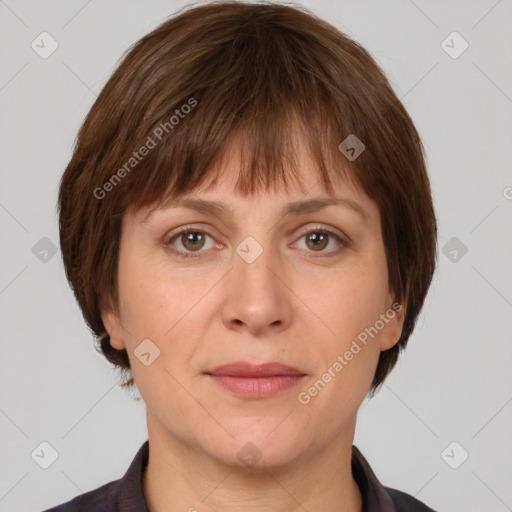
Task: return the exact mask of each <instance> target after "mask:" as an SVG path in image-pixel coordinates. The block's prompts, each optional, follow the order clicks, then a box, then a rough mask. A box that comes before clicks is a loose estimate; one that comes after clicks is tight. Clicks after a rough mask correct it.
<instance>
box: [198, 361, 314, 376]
mask: <svg viewBox="0 0 512 512" xmlns="http://www.w3.org/2000/svg"><path fill="white" fill-rule="evenodd" d="M205 373H207V374H209V375H215V376H220V375H222V376H229V377H247V378H249V377H277V376H302V375H305V373H304V372H301V371H300V370H298V369H297V368H294V367H293V366H288V365H286V364H282V363H278V362H275V361H273V362H269V363H262V364H252V363H248V362H245V361H235V362H232V363H228V364H223V365H222V366H217V367H216V368H214V369H213V370H208V371H207V372H205Z"/></svg>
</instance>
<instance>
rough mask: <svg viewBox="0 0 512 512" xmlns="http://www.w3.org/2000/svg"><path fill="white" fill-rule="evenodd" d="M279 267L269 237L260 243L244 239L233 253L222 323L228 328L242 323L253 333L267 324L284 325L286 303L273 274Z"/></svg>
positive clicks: (285, 320) (247, 238)
mask: <svg viewBox="0 0 512 512" xmlns="http://www.w3.org/2000/svg"><path fill="white" fill-rule="evenodd" d="M281 268H282V265H281V264H280V262H279V261H278V258H277V253H274V252H273V250H272V248H271V245H270V238H269V237H267V238H265V242H263V243H260V242H259V241H257V240H256V238H254V237H252V236H248V237H246V238H244V239H243V240H242V242H240V243H239V244H238V246H237V247H236V249H235V253H234V254H233V270H232V271H231V272H230V280H231V281H230V286H229V292H228V296H227V297H226V302H225V306H224V311H223V317H224V321H225V322H227V323H228V324H229V325H230V326H231V327H232V326H233V325H237V326H240V324H245V326H246V327H247V328H248V329H249V330H250V331H251V332H253V333H255V332H257V331H262V330H264V329H266V328H267V327H269V326H270V325H280V326H281V327H283V326H284V325H285V324H287V323H288V322H289V318H290V304H289V302H288V298H287V296H286V290H285V289H284V288H285V287H283V284H282V283H281V281H280V280H279V279H277V277H276V275H275V274H276V273H279V272H280V270H279V269H281Z"/></svg>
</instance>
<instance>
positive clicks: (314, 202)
mask: <svg viewBox="0 0 512 512" xmlns="http://www.w3.org/2000/svg"><path fill="white" fill-rule="evenodd" d="M332 205H335V206H344V207H345V208H348V209H350V210H352V211H354V212H356V213H357V214H358V215H359V216H360V217H361V219H362V220H363V221H364V223H365V224H368V223H369V217H368V214H367V213H366V212H365V210H364V209H363V208H362V207H361V205H360V204H358V203H356V202H355V201H351V200H350V199H345V198H342V197H332V196H326V197H315V198H313V199H307V200H305V201H293V202H291V203H288V204H286V205H285V206H284V207H283V208H282V209H281V211H280V213H279V216H280V217H288V216H290V215H300V214H305V213H314V212H317V211H320V210H322V209H324V208H327V207H328V206H332ZM165 207H171V208H179V207H182V208H188V209H189V210H194V211H196V212H198V213H206V214H210V215H214V216H217V217H221V218H226V217H230V216H233V213H234V210H233V208H232V207H231V206H229V205H228V204H226V203H222V202H217V201H206V200H204V199H194V198H188V197H181V198H177V199H173V200H171V201H168V202H166V205H165V206H164V208H165ZM164 208H159V209H158V210H163V209H164ZM158 210H153V211H151V212H150V213H149V214H148V215H146V217H144V219H143V220H142V223H143V224H146V223H147V222H149V219H150V217H151V216H152V215H153V214H154V213H156V212H157V211H158Z"/></svg>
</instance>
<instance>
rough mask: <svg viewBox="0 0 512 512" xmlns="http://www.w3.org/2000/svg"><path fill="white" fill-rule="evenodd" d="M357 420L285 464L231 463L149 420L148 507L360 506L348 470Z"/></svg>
mask: <svg viewBox="0 0 512 512" xmlns="http://www.w3.org/2000/svg"><path fill="white" fill-rule="evenodd" d="M354 428H355V422H354V424H353V425H350V426H349V427H347V429H346V431H343V432H341V433H340V434H339V435H338V436H337V437H336V438H334V439H333V440H332V442H331V443H329V444H328V445H327V446H325V447H324V449H323V450H315V453H314V455H311V454H302V455H301V456H300V457H298V458H296V459H294V460H293V461H290V462H288V463H287V464H283V465H273V466H271V467H268V466H267V467H261V468H256V466H255V467H252V468H245V467H238V466H237V467H234V466H233V465H229V464H226V463H225V462H223V461H222V460H218V459H214V458H212V457H209V456H208V455H207V454H205V453H204V452H202V451H200V450H199V449H196V448H191V447H190V445H185V444H184V443H183V442H181V441H180V440H178V439H176V438H174V437H172V436H170V435H169V432H165V434H164V432H163V431H162V430H160V429H159V428H155V427H151V425H150V424H149V423H148V434H149V435H148V438H149V447H150V450H149V461H148V466H147V468H146V471H145V472H144V475H143V491H144V497H145V500H146V503H147V506H148V509H149V511H150V512H168V511H169V510H183V511H188V512H213V511H215V512H218V511H222V512H234V511H239V510H241V509H243V510H244V511H247V512H263V511H265V512H295V511H304V510H323V511H325V512H331V511H332V512H361V511H362V498H361V493H360V490H359V487H358V486H357V484H356V482H355V480H354V479H353V476H352V471H351V457H352V441H353V436H354Z"/></svg>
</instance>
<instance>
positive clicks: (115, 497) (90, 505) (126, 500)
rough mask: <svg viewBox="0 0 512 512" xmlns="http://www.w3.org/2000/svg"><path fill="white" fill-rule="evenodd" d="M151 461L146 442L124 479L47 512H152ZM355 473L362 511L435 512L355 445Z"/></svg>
mask: <svg viewBox="0 0 512 512" xmlns="http://www.w3.org/2000/svg"><path fill="white" fill-rule="evenodd" d="M148 458H149V441H146V442H145V443H144V444H143V445H142V446H141V448H140V449H139V451H138V452H137V455H136V456H135V458H134V459H133V461H132V463H131V465H130V467H129V468H128V470H127V471H126V473H125V474H124V476H123V478H121V479H119V480H115V481H113V482H110V483H108V484H105V485H102V486H101V487H98V488H97V489H94V490H92V491H89V492H86V493H84V494H82V495H80V496H77V497H76V498H74V499H72V500H70V501H68V502H66V503H63V504H62V505H58V506H56V507H53V508H51V509H48V510H45V511H44V512H149V511H148V508H147V505H146V502H145V500H144V494H143V491H142V474H143V473H144V470H145V469H146V466H147V464H148ZM352 474H353V475H354V479H355V481H356V482H357V485H358V486H359V489H360V490H361V495H362V497H363V512H434V511H433V510H432V509H431V508H428V507H427V506H426V505H424V504H423V503H421V502H420V501H418V500H417V499H415V498H413V497H412V496H409V495H408V494H405V493H403V492H401V491H397V490H395V489H390V488H389V487H384V486H383V485H382V484H381V483H380V482H379V480H378V479H377V477H376V476H375V474H374V472H373V471H372V469H371V467H370V465H369V464H368V462H367V461H366V459H365V458H364V457H363V455H362V454H361V452H360V451H359V450H358V449H357V448H356V447H355V446H352Z"/></svg>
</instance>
